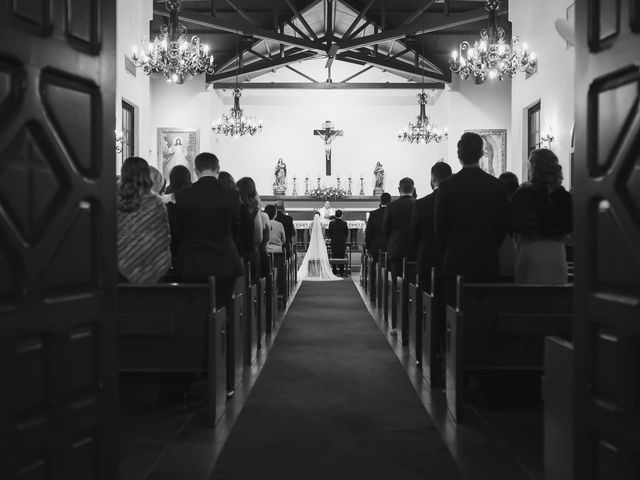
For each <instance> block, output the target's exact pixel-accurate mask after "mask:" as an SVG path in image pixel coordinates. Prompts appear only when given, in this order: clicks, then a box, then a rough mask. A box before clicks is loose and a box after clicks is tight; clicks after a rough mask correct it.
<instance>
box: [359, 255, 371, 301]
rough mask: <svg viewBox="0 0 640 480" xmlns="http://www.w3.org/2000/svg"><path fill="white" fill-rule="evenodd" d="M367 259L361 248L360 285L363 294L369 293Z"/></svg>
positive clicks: (368, 266)
mask: <svg viewBox="0 0 640 480" xmlns="http://www.w3.org/2000/svg"><path fill="white" fill-rule="evenodd" d="M369 268H370V265H369V259H368V258H367V251H366V249H365V248H364V247H362V252H361V253H360V285H362V289H363V290H364V291H365V292H368V291H369Z"/></svg>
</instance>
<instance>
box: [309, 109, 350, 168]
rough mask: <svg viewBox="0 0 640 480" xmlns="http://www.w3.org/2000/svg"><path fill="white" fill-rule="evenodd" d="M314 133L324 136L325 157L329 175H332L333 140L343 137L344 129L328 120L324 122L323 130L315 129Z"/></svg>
mask: <svg viewBox="0 0 640 480" xmlns="http://www.w3.org/2000/svg"><path fill="white" fill-rule="evenodd" d="M313 134H314V135H318V136H320V137H322V139H323V140H324V159H325V163H326V172H327V175H331V142H333V140H334V139H335V138H336V137H341V136H342V135H343V134H344V131H343V130H336V129H335V128H333V122H331V121H330V120H327V121H326V122H324V123H323V124H322V130H314V131H313Z"/></svg>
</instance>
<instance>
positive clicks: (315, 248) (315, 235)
mask: <svg viewBox="0 0 640 480" xmlns="http://www.w3.org/2000/svg"><path fill="white" fill-rule="evenodd" d="M309 228H310V231H309V235H310V237H311V240H310V241H309V248H307V252H306V253H305V254H304V258H303V259H302V264H301V265H300V268H299V269H298V279H299V280H314V281H322V280H324V281H330V280H342V278H340V277H338V276H336V275H334V274H333V272H332V271H331V263H330V262H329V254H328V253H327V244H326V243H325V241H324V236H323V235H322V231H323V228H322V221H321V220H320V213H319V212H315V214H314V215H313V222H312V223H311V226H310V227H309Z"/></svg>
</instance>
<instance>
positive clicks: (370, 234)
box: [364, 192, 391, 262]
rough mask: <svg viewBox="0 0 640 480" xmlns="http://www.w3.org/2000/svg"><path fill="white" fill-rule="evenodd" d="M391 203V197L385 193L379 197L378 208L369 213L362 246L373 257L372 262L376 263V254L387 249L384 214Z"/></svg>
mask: <svg viewBox="0 0 640 480" xmlns="http://www.w3.org/2000/svg"><path fill="white" fill-rule="evenodd" d="M390 201H391V195H389V194H388V193H387V192H385V193H383V194H382V195H380V207H379V208H376V209H375V210H372V211H371V212H369V219H368V220H367V229H366V230H365V232H364V246H365V247H366V249H367V250H369V252H371V256H372V257H373V261H374V262H377V261H378V254H379V253H380V252H384V251H386V249H387V237H386V235H385V234H384V212H386V209H387V205H388V204H389V202H390Z"/></svg>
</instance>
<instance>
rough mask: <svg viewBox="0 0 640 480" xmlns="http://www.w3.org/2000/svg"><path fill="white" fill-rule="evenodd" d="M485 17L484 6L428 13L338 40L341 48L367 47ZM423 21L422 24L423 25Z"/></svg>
mask: <svg viewBox="0 0 640 480" xmlns="http://www.w3.org/2000/svg"><path fill="white" fill-rule="evenodd" d="M506 13H507V11H506V10H500V11H498V15H504V14H506ZM486 18H487V11H486V10H485V9H484V8H477V9H475V10H470V11H468V12H464V13H456V14H453V15H449V16H448V17H447V16H443V15H430V16H429V18H428V19H426V20H425V21H424V22H422V21H417V22H413V23H411V24H409V25H405V26H404V27H399V28H394V29H391V30H387V31H386V32H382V33H378V34H376V35H368V36H366V37H362V38H353V39H348V40H345V41H340V42H339V45H340V48H341V49H356V48H362V47H368V46H370V45H375V44H377V43H382V42H389V41H391V40H400V39H402V38H404V37H406V36H407V35H423V34H425V33H432V32H438V31H440V30H444V29H447V28H453V27H458V26H460V25H467V24H469V23H473V22H478V21H480V20H485V19H486ZM423 23H424V25H423Z"/></svg>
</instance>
